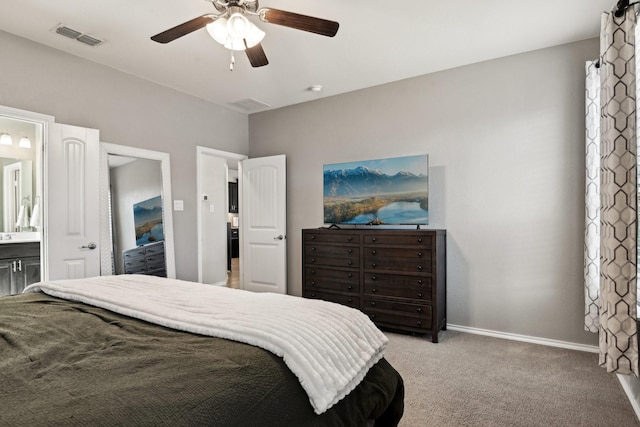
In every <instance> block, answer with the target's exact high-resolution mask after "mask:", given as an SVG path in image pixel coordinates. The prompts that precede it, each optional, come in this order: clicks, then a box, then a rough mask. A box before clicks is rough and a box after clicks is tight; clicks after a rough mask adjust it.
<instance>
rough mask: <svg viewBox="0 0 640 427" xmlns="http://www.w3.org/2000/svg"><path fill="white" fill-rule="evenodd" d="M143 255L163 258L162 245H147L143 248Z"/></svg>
mask: <svg viewBox="0 0 640 427" xmlns="http://www.w3.org/2000/svg"><path fill="white" fill-rule="evenodd" d="M144 253H145V255H147V256H150V255H159V254H161V255H162V256H164V243H159V244H155V245H149V246H147V247H146V248H145V252H144Z"/></svg>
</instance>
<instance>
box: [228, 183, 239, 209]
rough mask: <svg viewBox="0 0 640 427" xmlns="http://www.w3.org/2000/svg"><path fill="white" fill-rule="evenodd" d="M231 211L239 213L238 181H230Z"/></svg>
mask: <svg viewBox="0 0 640 427" xmlns="http://www.w3.org/2000/svg"><path fill="white" fill-rule="evenodd" d="M229 213H238V183H237V182H230V183H229Z"/></svg>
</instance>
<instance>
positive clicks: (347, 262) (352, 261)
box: [305, 255, 360, 269]
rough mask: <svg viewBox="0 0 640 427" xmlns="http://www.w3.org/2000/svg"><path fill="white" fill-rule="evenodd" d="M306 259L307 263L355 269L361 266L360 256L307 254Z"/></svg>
mask: <svg viewBox="0 0 640 427" xmlns="http://www.w3.org/2000/svg"><path fill="white" fill-rule="evenodd" d="M305 261H306V263H307V265H326V266H331V267H345V268H353V269H357V268H360V259H359V257H354V256H341V257H332V256H313V255H307V256H305Z"/></svg>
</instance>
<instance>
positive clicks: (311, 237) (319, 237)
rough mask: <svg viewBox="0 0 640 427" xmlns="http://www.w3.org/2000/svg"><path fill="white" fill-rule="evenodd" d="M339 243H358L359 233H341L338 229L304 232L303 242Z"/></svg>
mask: <svg viewBox="0 0 640 427" xmlns="http://www.w3.org/2000/svg"><path fill="white" fill-rule="evenodd" d="M309 242H321V243H340V244H354V245H357V244H360V235H358V234H356V233H341V232H338V231H326V230H325V231H324V232H322V231H321V232H318V233H314V232H305V233H304V243H309Z"/></svg>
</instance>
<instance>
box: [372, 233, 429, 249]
mask: <svg viewBox="0 0 640 427" xmlns="http://www.w3.org/2000/svg"><path fill="white" fill-rule="evenodd" d="M432 241H433V239H432V238H431V236H425V235H424V234H420V233H405V232H394V233H389V234H382V233H371V234H365V235H364V245H365V246H369V245H376V246H378V245H416V246H422V247H431V246H432V244H433V243H432Z"/></svg>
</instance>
